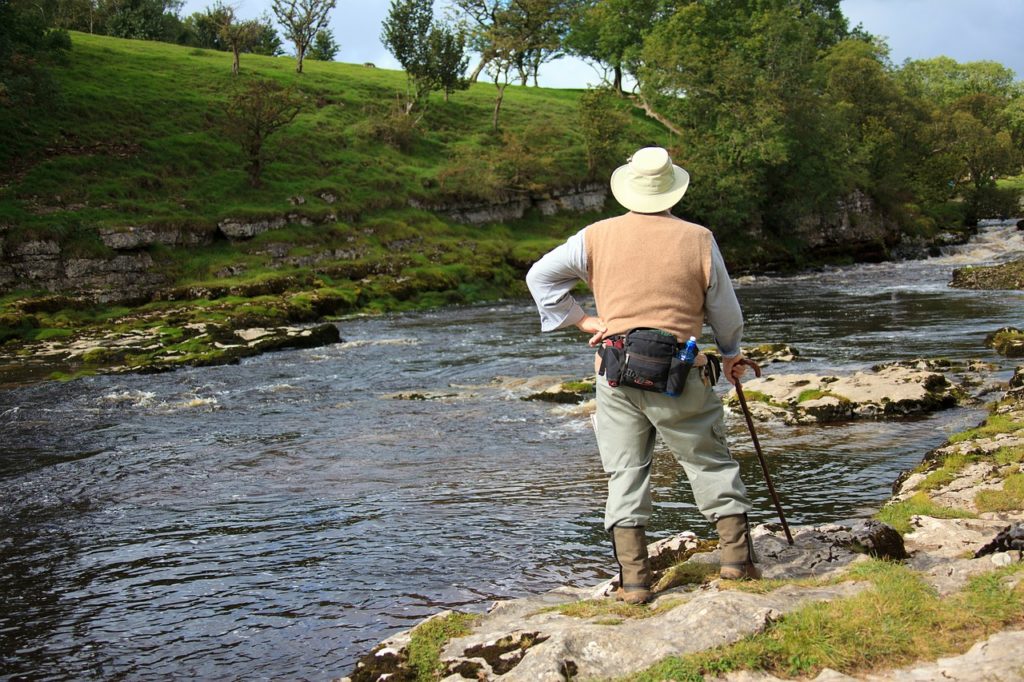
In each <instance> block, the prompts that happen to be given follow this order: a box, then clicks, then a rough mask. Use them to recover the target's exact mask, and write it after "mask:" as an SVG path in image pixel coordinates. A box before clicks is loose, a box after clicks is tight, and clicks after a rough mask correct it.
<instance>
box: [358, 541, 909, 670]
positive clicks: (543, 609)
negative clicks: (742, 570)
mask: <svg viewBox="0 0 1024 682" xmlns="http://www.w3.org/2000/svg"><path fill="white" fill-rule="evenodd" d="M793 530H794V540H795V544H794V545H792V546H790V545H788V544H787V543H786V540H785V538H784V537H782V535H781V530H778V529H775V528H773V527H771V526H768V525H761V526H758V527H757V528H755V529H754V532H753V534H752V535H753V541H754V546H755V551H756V552H757V554H758V555H759V556H760V557H761V560H762V561H763V564H762V565H763V567H764V569H765V572H766V575H765V577H766V578H771V579H789V578H807V577H825V576H831V575H838V574H840V573H841V572H842V571H843V570H844V569H845V568H847V567H848V566H850V565H851V564H852V563H854V562H856V561H859V560H862V558H863V554H862V553H861V552H864V551H866V550H865V546H866V545H870V546H872V547H875V546H878V547H881V546H882V545H883V544H884V543H883V542H882V540H881V538H882V537H883V536H885V535H887V533H886V532H885V531H886V530H889V531H891V530H892V529H890V528H888V527H887V526H885V525H884V524H881V523H878V522H875V521H872V522H857V523H853V524H828V525H826V526H817V527H806V528H796V529H793ZM868 538H872V539H868ZM896 538H897V539H896V544H897V545H898V548H890V549H889V550H888V551H893V552H896V553H897V554H902V551H903V548H902V543H901V542H900V541H899V539H898V538H899V535H898V534H896ZM714 547H715V545H714V544H713V543H708V542H702V541H700V540H698V539H697V538H696V536H695V535H694V534H693V533H681V534H679V535H677V536H673V537H671V538H666V539H664V540H660V541H658V542H655V543H652V544H651V545H650V547H649V552H650V554H651V556H652V565H653V567H654V568H655V569H656V577H657V576H659V575H661V576H663V575H664V574H665V573H666V572H667V571H669V570H671V569H672V567H673V566H676V567H678V565H679V564H677V563H676V562H677V561H680V560H682V564H683V565H689V566H691V567H692V568H691V569H690V571H689V573H690V575H692V576H698V578H697V579H695V580H691V581H688V582H683V583H682V584H678V585H674V586H672V587H667V588H663V590H662V591H660V592H659V593H658V594H657V595H656V597H655V600H654V601H653V602H652V604H651V605H650V609H651V613H652V615H651V616H650V617H646V618H609V616H608V615H607V614H606V615H603V616H601V615H595V616H591V617H577V616H574V615H569V614H568V613H566V612H563V611H562V610H560V607H563V606H565V605H567V604H571V603H574V602H579V601H580V600H587V599H605V598H606V596H607V595H608V594H610V593H611V592H612V591H613V590H614V588H615V584H614V581H607V582H605V583H602V584H601V585H599V586H597V588H559V589H556V590H553V591H551V592H548V593H545V594H542V595H538V596H535V597H527V598H524V599H515V600H509V601H503V602H497V603H496V604H494V606H493V607H492V608H491V610H490V612H489V613H488V614H487V615H485V616H483V617H482V618H481V619H480V620H479V621H478V622H477V623H476V624H475V625H474V626H473V628H472V632H471V634H469V635H467V636H465V637H459V638H456V639H453V640H451V641H450V642H448V644H447V645H446V646H445V648H444V650H443V651H442V653H441V658H442V661H443V663H444V665H445V671H446V672H445V673H443V674H442V677H443V679H447V680H450V681H451V682H454V681H455V680H463V679H467V678H468V679H478V680H493V679H499V678H500V679H501V680H508V681H512V680H523V681H527V680H529V681H531V682H532V681H533V680H552V681H555V680H559V681H560V680H564V679H566V677H567V675H566V673H567V672H568V673H571V674H569V675H568V677H570V678H573V679H575V678H577V677H579V678H580V679H595V678H596V679H605V678H610V677H617V676H622V675H627V674H629V673H632V672H636V671H638V670H642V669H644V668H646V667H649V666H651V665H653V664H654V663H656V662H658V661H659V660H661V659H663V658H665V657H666V656H673V655H685V654H688V653H693V652H696V651H701V650H705V649H710V648H712V647H716V646H721V645H724V644H729V643H732V642H736V641H739V640H740V639H742V638H743V637H746V636H748V635H751V634H755V633H758V632H762V631H763V630H764V629H765V628H767V627H769V626H770V625H771V624H772V623H773V622H775V621H776V620H778V619H779V618H780V617H781V616H782V615H784V614H785V613H788V612H790V611H793V610H796V609H798V608H801V607H802V606H804V605H806V604H809V603H812V602H820V601H830V600H833V599H840V598H844V597H849V596H852V595H854V594H856V593H858V592H860V591H861V590H863V589H866V587H867V585H866V584H865V583H859V582H853V581H847V582H840V583H838V584H836V585H828V586H813V587H798V586H795V585H784V586H782V587H779V588H778V589H775V590H773V591H771V592H768V593H767V594H750V593H746V592H741V591H736V590H730V589H725V588H723V587H722V586H721V581H719V580H716V579H714V577H715V574H716V573H717V564H718V550H717V549H714ZM858 550H859V551H858ZM610 560H611V559H610V558H609V561H610ZM663 584H664V583H663ZM709 614H714V617H713V618H709ZM410 641H411V635H410V631H406V632H402V633H399V634H398V635H395V636H394V637H391V638H389V639H387V640H386V641H385V642H384V643H382V644H381V645H380V646H379V647H377V648H376V649H375V650H374V651H373V652H371V654H369V655H367V656H366V657H364V658H363V660H362V661H361V662H360V664H359V665H358V666H357V668H356V670H355V671H354V672H353V673H352V675H351V679H352V680H355V681H364V680H385V679H405V678H404V677H403V674H404V673H405V672H407V671H408V669H407V668H405V669H403V665H405V663H404V662H405V661H407V659H408V654H407V651H406V649H407V647H408V646H409V643H410ZM637 642H643V643H644V645H643V646H637V645H636V643H637ZM389 675H390V677H389Z"/></svg>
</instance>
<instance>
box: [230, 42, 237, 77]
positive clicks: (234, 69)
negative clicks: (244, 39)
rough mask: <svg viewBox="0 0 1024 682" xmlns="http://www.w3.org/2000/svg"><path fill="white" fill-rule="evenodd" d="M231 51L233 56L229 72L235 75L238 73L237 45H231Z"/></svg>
mask: <svg viewBox="0 0 1024 682" xmlns="http://www.w3.org/2000/svg"><path fill="white" fill-rule="evenodd" d="M231 52H232V53H233V54H234V56H235V59H234V61H233V62H231V73H233V74H234V75H236V76H237V75H238V52H239V50H238V46H237V45H233V46H232V48H231Z"/></svg>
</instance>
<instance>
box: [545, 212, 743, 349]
mask: <svg viewBox="0 0 1024 682" xmlns="http://www.w3.org/2000/svg"><path fill="white" fill-rule="evenodd" d="M586 230H587V228H583V229H582V230H580V231H579V232H577V233H576V234H574V235H573V236H571V237H569V239H567V240H566V241H565V243H563V244H561V245H560V246H557V247H555V248H554V249H552V250H551V251H549V252H548V253H546V254H545V255H544V256H543V257H542V258H541V259H540V260H538V261H537V262H536V263H534V264H533V267H531V268H530V271H529V273H527V275H526V285H527V286H528V287H529V289H530V294H531V295H532V296H533V300H534V301H535V302H536V304H537V309H538V311H539V312H540V321H541V330H542V331H553V330H555V329H562V328H565V327H569V326H572V325H574V324H576V323H577V322H579V321H580V320H581V319H583V318H584V317H585V316H586V313H585V312H584V311H583V308H582V307H580V304H579V303H578V302H577V301H576V299H575V298H573V296H572V294H571V293H570V292H571V290H572V288H573V287H574V286H576V283H577V282H579V281H583V282H587V281H588V280H589V277H588V273H587V248H586V243H585V240H584V233H585V232H586ZM711 246H712V248H711V273H710V277H709V278H708V279H709V282H708V288H707V292H706V295H705V299H704V313H705V319H706V321H707V323H708V324H709V325H710V326H711V329H712V331H713V333H714V337H715V344H716V345H717V346H718V350H719V351H720V352H721V353H722V356H723V357H733V356H735V355H738V354H739V352H740V341H741V340H742V337H743V312H742V311H741V310H740V304H739V301H738V300H737V299H736V292H735V291H734V290H733V287H732V281H731V280H730V279H729V272H728V270H727V269H726V267H725V261H724V260H723V259H722V254H721V251H719V249H718V244H717V243H715V242H714V240H712V243H711Z"/></svg>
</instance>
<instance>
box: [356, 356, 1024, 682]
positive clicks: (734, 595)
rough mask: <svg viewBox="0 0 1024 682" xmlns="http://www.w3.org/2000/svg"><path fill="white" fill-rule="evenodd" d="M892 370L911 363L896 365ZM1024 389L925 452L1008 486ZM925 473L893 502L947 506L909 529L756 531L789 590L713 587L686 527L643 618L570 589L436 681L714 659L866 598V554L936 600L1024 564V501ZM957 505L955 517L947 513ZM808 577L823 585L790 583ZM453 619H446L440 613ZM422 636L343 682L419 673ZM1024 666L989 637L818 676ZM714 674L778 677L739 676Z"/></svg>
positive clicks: (514, 605)
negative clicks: (993, 467)
mask: <svg viewBox="0 0 1024 682" xmlns="http://www.w3.org/2000/svg"><path fill="white" fill-rule="evenodd" d="M881 369H885V368H881ZM888 369H890V370H895V369H904V370H906V369H910V368H907V367H901V366H899V365H894V366H889V367H888ZM899 376H904V375H903V374H899ZM1017 376H1024V368H1019V369H1018V372H1017V374H1016V375H1015V377H1017ZM834 383H836V382H835V381H832V382H826V385H828V384H834ZM904 383H910V384H917V383H921V382H917V381H909V380H908V381H906V382H904ZM1020 392H1021V389H1020V388H1011V389H1010V390H1009V391H1008V392H1007V395H1006V397H1004V399H1003V400H1002V401H1001V402H1000V403H998V404H997V406H996V407H995V408H994V409H993V413H992V417H990V421H988V422H986V424H985V425H983V426H982V427H980V428H979V429H978V430H976V431H969V432H966V433H965V434H962V437H961V438H958V439H957V441H958V442H955V443H947V445H946V446H944V448H945V449H943V448H940V449H937V450H936V451H933V452H932V453H929V457H930V458H932V459H933V460H935V462H936V464H937V465H939V464H941V465H943V466H946V467H949V466H951V465H950V464H949V463H950V462H960V461H962V460H961V459H957V457H958V456H961V457H962V456H963V455H964V454H972V453H982V454H988V455H992V454H993V453H1003V455H1002V459H1000V460H999V461H1002V462H1004V463H1005V464H1004V467H1008V468H1006V469H1005V470H999V471H997V472H995V474H994V475H992V476H989V479H990V480H989V483H991V484H992V486H993V487H999V486H1005V485H1008V481H1009V480H1011V479H1012V478H1013V477H1014V476H1024V463H1022V462H1021V461H1020V460H1021V457H1020V454H1021V453H1024V395H1021V394H1020ZM964 443H970V445H964ZM950 448H957V449H958V450H957V451H956V452H953V451H952V450H948V449H950ZM947 450H948V451H947ZM967 461H969V460H967ZM1011 469H1012V470H1011ZM918 474H920V476H918V477H917V478H915V477H909V478H905V479H904V480H903V481H902V482H901V483H899V484H898V485H897V486H896V495H895V496H894V498H893V500H892V501H891V502H890V504H900V503H901V502H902V501H904V500H906V499H907V498H908V497H909V496H913V495H918V494H920V493H921V492H922V491H925V490H926V491H927V492H928V494H929V495H930V498H929V501H930V503H934V504H935V505H937V507H938V508H939V509H940V511H941V510H945V511H944V512H942V513H936V514H935V515H934V516H932V515H921V514H918V515H914V516H911V517H910V518H909V528H908V529H907V530H906V532H905V534H903V535H901V534H900V533H899V532H897V531H896V530H895V529H894V528H892V527H890V526H888V525H886V524H884V523H881V522H879V521H877V520H874V519H863V520H858V521H854V522H850V523H832V524H822V525H817V526H804V527H796V528H793V529H792V531H793V536H794V537H793V539H794V543H793V544H792V545H790V544H788V543H787V541H786V539H785V537H784V536H783V534H782V530H781V528H779V527H777V526H775V525H774V524H762V525H759V526H757V527H756V528H754V529H753V531H752V533H751V537H752V541H753V545H754V550H755V554H756V555H757V556H758V557H759V562H760V565H761V567H762V570H763V572H764V579H765V581H773V580H777V581H780V582H779V583H774V582H768V583H767V584H765V583H762V585H764V587H765V589H762V590H757V591H750V592H747V591H737V590H735V589H730V585H729V584H728V581H721V580H718V579H716V576H717V569H718V551H717V550H716V549H715V546H714V544H712V543H709V542H702V541H701V540H700V539H698V538H697V537H696V536H695V535H694V534H693V533H681V534H679V535H676V536H674V537H671V538H667V539H665V540H661V541H658V542H656V543H653V544H652V545H651V546H650V547H649V552H650V554H651V557H652V560H651V563H652V568H653V570H654V573H655V580H656V584H655V588H654V591H655V598H654V600H653V602H652V603H651V604H650V605H649V606H648V607H626V606H621V609H634V610H633V611H631V612H630V611H626V610H616V609H615V607H614V605H615V604H616V602H614V601H613V600H611V599H610V598H609V597H610V595H611V594H612V593H613V592H614V590H615V588H616V584H615V580H614V579H613V580H610V581H606V582H604V583H602V584H600V585H597V586H595V587H585V588H570V587H563V588H559V589H555V590H552V591H550V592H547V593H545V594H541V595H537V596H533V597H526V598H523V599H516V600H510V601H504V602H498V603H495V604H494V605H493V606H492V607H491V609H490V610H489V612H488V613H487V614H486V615H484V616H482V617H480V618H479V619H477V620H476V621H475V623H474V624H473V625H472V626H471V627H470V628H469V632H468V634H463V635H461V636H456V637H455V638H453V639H451V640H450V641H448V642H447V643H446V644H445V645H444V646H443V648H442V649H441V651H440V663H441V668H442V672H441V673H440V677H441V678H443V679H444V680H446V682H457V681H459V680H465V679H474V680H508V681H512V680H530V681H533V680H550V681H551V682H561V681H563V680H569V679H571V680H577V679H579V680H594V679H614V678H619V677H622V676H627V675H630V674H633V673H636V672H638V671H640V670H643V669H646V668H649V667H650V666H652V665H654V664H656V663H658V662H661V661H663V660H664V659H665V658H667V657H669V656H685V655H687V654H691V653H695V652H698V651H707V650H709V649H713V648H715V647H720V646H724V645H728V644H730V643H733V642H737V641H739V640H740V639H743V638H745V637H748V636H750V635H755V634H757V633H760V632H763V631H765V630H767V629H769V628H772V627H773V626H774V624H775V622H776V621H777V620H779V619H781V618H784V617H785V615H786V614H787V613H791V612H792V611H794V610H796V609H800V608H801V607H803V606H805V605H808V604H813V603H821V602H827V601H831V600H837V599H845V598H848V597H852V596H855V595H858V594H860V593H862V592H863V591H865V590H867V589H869V585H868V583H866V582H858V581H857V580H854V579H850V578H848V579H844V576H845V575H847V573H848V571H849V570H850V569H851V567H853V566H854V565H855V564H857V563H859V562H863V561H866V560H867V557H868V556H872V557H878V558H884V559H887V560H890V561H902V562H903V563H904V564H905V565H906V566H907V567H909V569H911V570H912V571H913V572H914V574H915V575H916V576H917V578H918V579H919V580H922V581H923V582H924V583H926V584H928V585H930V586H931V587H932V588H933V589H934V590H935V593H937V594H938V595H939V596H940V597H941V598H945V597H946V596H952V595H955V594H957V593H959V592H961V591H962V590H963V589H964V588H965V587H966V586H967V585H968V583H969V582H970V581H971V580H972V578H974V577H975V576H979V575H982V574H985V573H989V572H991V571H993V570H995V569H997V568H1000V567H1005V566H1008V565H1010V564H1012V563H1015V562H1020V561H1022V560H1024V552H1022V551H1021V550H1022V549H1024V525H1022V523H1021V522H1022V521H1024V511H1022V510H1021V509H1020V508H1019V507H1021V506H1024V505H1022V504H1018V505H1017V506H1018V508H1016V509H1005V508H1004V509H1002V510H1001V511H998V512H982V513H976V514H973V513H971V509H972V507H970V506H969V505H968V502H969V501H970V500H972V499H974V496H977V495H978V494H979V493H981V494H983V492H984V491H982V490H979V489H978V484H977V483H976V482H975V480H974V479H972V478H970V474H969V473H968V471H967V470H966V469H964V468H961V469H960V470H958V471H955V472H953V473H952V476H951V480H947V481H945V483H944V484H943V485H939V486H935V485H928V484H927V482H928V480H929V478H928V472H927V471H926V472H918ZM961 477H964V479H965V480H966V482H965V480H961ZM952 490H970V492H969V493H967V494H966V495H965V496H963V497H956V496H945V497H944V496H943V493H944V492H945V491H952ZM1018 502H1019V500H1018ZM973 509H974V510H975V511H977V508H976V507H974V508H973ZM954 511H955V512H957V513H948V512H954ZM945 517H952V518H945ZM960 517H963V518H960ZM801 579H814V580H812V581H808V580H803V581H802V582H793V581H796V580H801ZM782 581H788V582H782ZM1003 582H1004V583H1005V584H1006V587H1007V589H1008V590H1011V591H1012V593H1013V594H1017V592H1019V590H1020V584H1021V574H1020V572H1019V571H1018V572H1016V573H1013V574H1010V575H1007V576H1005V577H1004V579H1003ZM772 586H775V587H774V589H772ZM609 604H611V605H612V607H611V608H609V607H608V606H607V605H609ZM602 605H605V606H604V607H602ZM444 617H445V614H438V615H436V616H434V617H433V618H444ZM414 630H415V629H414ZM414 630H410V631H405V632H402V633H399V634H397V635H395V636H393V637H391V638H389V639H387V640H385V641H384V642H383V643H381V644H380V645H379V646H378V647H376V648H375V649H374V650H373V651H371V652H370V653H369V654H367V655H366V656H365V657H364V658H363V659H361V660H360V661H359V662H358V664H357V666H356V668H355V670H354V671H352V673H351V675H350V676H349V677H348V678H344V679H345V680H349V681H351V682H369V681H373V682H378V681H383V680H392V681H393V680H412V679H417V677H416V673H415V671H414V670H413V669H412V667H411V657H410V646H411V644H412V642H413V636H414ZM985 634H986V635H987V634H988V633H985ZM1022 670H1024V632H1022V631H1019V630H1014V629H1010V630H1007V631H1005V632H999V633H996V634H994V635H990V636H988V637H987V638H986V639H983V640H982V641H979V642H977V643H976V644H975V645H974V646H973V647H971V649H970V650H969V651H967V652H966V653H963V654H961V655H957V656H952V657H948V658H942V659H939V660H938V661H934V662H927V661H926V662H923V663H919V664H916V665H914V666H910V667H905V668H900V669H894V670H890V671H878V670H877V669H873V670H872V671H871V672H870V673H868V674H864V675H858V676H856V677H851V676H849V675H847V674H844V673H840V672H836V671H834V670H830V669H827V668H826V669H824V670H823V671H821V672H820V674H819V675H818V676H817V677H816V678H815V679H817V680H820V681H823V682H824V681H828V680H873V681H881V680H908V681H910V680H944V679H963V680H979V681H981V680H1020V679H1021V671H1022ZM716 679H720V680H728V681H730V682H744V681H753V680H764V681H774V680H777V679H778V678H776V677H775V676H773V675H770V674H767V673H763V672H756V671H755V672H751V671H740V672H733V673H729V674H727V675H725V676H724V677H721V678H716Z"/></svg>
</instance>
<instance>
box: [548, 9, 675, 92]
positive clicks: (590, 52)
mask: <svg viewBox="0 0 1024 682" xmlns="http://www.w3.org/2000/svg"><path fill="white" fill-rule="evenodd" d="M661 5H662V3H661V1H660V0H589V1H588V2H586V3H584V4H583V6H582V7H580V8H579V9H578V11H577V12H576V13H575V14H574V15H573V17H572V18H571V20H570V23H569V31H568V34H567V36H566V38H565V45H566V48H567V49H568V50H569V51H570V52H571V53H572V54H575V55H577V56H579V57H583V58H584V59H588V60H591V61H595V62H598V63H599V64H603V65H604V66H605V67H607V69H608V70H609V71H611V73H612V77H611V79H610V80H611V86H612V88H613V89H614V90H615V91H616V92H622V87H623V76H624V75H625V74H627V73H629V74H635V73H636V69H637V66H638V65H639V54H640V50H641V47H642V46H643V41H644V37H645V36H646V35H647V33H649V32H650V30H651V29H652V28H653V27H654V25H655V23H656V22H657V20H658V18H659V14H660V7H661Z"/></svg>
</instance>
